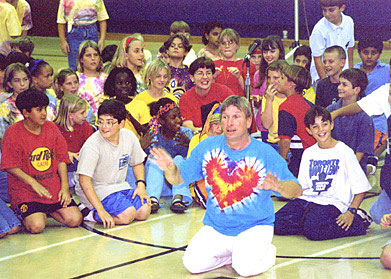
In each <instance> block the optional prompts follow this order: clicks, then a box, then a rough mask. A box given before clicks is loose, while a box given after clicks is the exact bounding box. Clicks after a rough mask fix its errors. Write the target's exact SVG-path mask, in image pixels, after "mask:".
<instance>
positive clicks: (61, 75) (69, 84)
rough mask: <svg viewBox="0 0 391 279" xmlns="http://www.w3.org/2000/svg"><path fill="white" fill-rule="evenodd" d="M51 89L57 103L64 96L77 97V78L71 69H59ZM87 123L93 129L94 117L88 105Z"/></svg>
mask: <svg viewBox="0 0 391 279" xmlns="http://www.w3.org/2000/svg"><path fill="white" fill-rule="evenodd" d="M53 88H54V93H55V94H56V99H57V101H60V100H61V98H62V97H63V96H64V95H65V94H72V95H76V96H79V77H78V76H77V74H76V72H75V71H74V70H72V69H71V68H67V69H61V70H60V71H59V72H57V73H56V75H55V76H54V78H53ZM87 105H88V110H87V119H86V120H87V121H88V123H90V125H91V126H93V127H94V128H95V121H96V117H95V114H94V113H93V112H92V108H91V105H90V104H88V103H87Z"/></svg>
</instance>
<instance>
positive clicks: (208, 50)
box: [198, 21, 223, 61]
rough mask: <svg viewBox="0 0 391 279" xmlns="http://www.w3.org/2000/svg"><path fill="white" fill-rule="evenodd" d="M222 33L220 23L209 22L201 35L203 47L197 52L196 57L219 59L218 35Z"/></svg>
mask: <svg viewBox="0 0 391 279" xmlns="http://www.w3.org/2000/svg"><path fill="white" fill-rule="evenodd" d="M221 31H223V25H222V24H221V22H220V21H210V22H208V23H207V24H205V27H204V33H203V34H202V43H203V44H204V45H205V46H204V47H202V48H201V50H200V51H199V52H198V57H209V58H210V59H212V60H213V61H214V60H219V59H221V55H220V50H219V35H220V33H221Z"/></svg>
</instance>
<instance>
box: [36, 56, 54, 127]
mask: <svg viewBox="0 0 391 279" xmlns="http://www.w3.org/2000/svg"><path fill="white" fill-rule="evenodd" d="M30 71H31V78H32V82H33V84H32V86H33V87H34V88H35V89H37V90H38V91H39V92H42V93H44V94H46V95H47V96H48V98H49V105H48V107H47V119H48V120H50V121H53V120H54V118H55V117H56V115H57V100H56V98H55V97H54V96H55V93H54V91H53V90H52V89H51V87H52V85H53V68H52V67H51V66H50V65H49V64H48V63H47V62H45V61H43V60H41V61H39V62H38V63H37V64H34V66H33V67H32V68H31V69H30Z"/></svg>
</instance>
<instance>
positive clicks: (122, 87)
mask: <svg viewBox="0 0 391 279" xmlns="http://www.w3.org/2000/svg"><path fill="white" fill-rule="evenodd" d="M136 90H137V82H136V78H135V77H134V75H133V72H132V71H131V70H130V69H129V68H126V67H116V68H114V69H113V70H112V71H111V72H110V74H109V76H108V77H107V79H106V81H105V85H104V97H109V98H115V99H117V100H119V101H121V102H123V103H124V104H125V108H126V110H127V112H128V113H127V115H126V120H125V126H124V128H125V129H129V130H130V131H132V132H133V133H134V134H135V135H136V136H137V137H138V138H140V136H142V135H143V134H144V133H145V132H146V131H147V129H148V122H149V120H150V118H149V117H148V114H149V108H148V106H147V105H146V104H145V102H143V101H141V100H134V99H133V98H134V96H135V95H136Z"/></svg>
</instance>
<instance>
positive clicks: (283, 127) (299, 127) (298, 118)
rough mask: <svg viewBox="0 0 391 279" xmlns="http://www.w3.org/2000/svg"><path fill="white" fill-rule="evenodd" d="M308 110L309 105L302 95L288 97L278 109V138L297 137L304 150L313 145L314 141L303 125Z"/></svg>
mask: <svg viewBox="0 0 391 279" xmlns="http://www.w3.org/2000/svg"><path fill="white" fill-rule="evenodd" d="M309 109H310V104H309V103H308V102H307V101H306V100H305V99H304V97H303V95H301V94H293V95H291V96H289V97H288V98H287V99H286V100H285V101H284V102H283V103H282V104H281V105H280V107H279V113H278V136H279V137H280V138H286V139H291V138H292V137H293V136H294V135H297V136H299V137H300V139H301V142H302V144H303V148H304V149H307V148H308V147H310V146H311V145H314V144H315V143H316V140H315V139H314V138H313V137H312V136H311V135H310V134H309V133H308V132H307V130H306V129H305V125H304V116H305V114H306V112H307V111H308V110H309Z"/></svg>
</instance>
